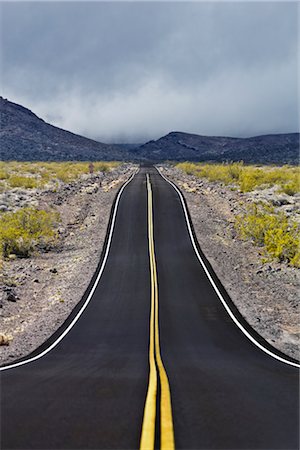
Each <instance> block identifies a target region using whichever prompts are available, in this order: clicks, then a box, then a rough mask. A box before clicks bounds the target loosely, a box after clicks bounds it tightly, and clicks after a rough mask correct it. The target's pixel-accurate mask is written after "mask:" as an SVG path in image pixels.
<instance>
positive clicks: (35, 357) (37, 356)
mask: <svg viewBox="0 0 300 450" xmlns="http://www.w3.org/2000/svg"><path fill="white" fill-rule="evenodd" d="M138 171H139V169H137V170H136V171H135V172H134V173H133V174H132V175H131V177H130V178H129V179H128V180H127V181H126V183H124V184H123V186H122V187H121V189H120V191H119V193H118V196H117V199H116V202H115V207H114V212H113V217H112V221H111V225H110V231H109V236H108V241H107V245H106V249H105V254H104V258H103V261H102V264H101V268H100V271H99V273H98V275H97V278H96V280H95V283H94V285H93V287H92V289H91V291H90V293H89V295H88V297H87V299H86V301H85V302H84V304H83V305H82V307H81V309H80V310H79V311H78V313H77V315H76V316H75V317H74V319H73V320H72V322H71V323H70V325H69V326H68V327H67V328H66V329H65V331H64V332H63V333H62V334H61V335H60V336H59V337H58V338H57V340H56V341H54V342H53V343H52V344H51V345H50V346H49V347H47V348H46V350H44V351H43V352H41V353H39V354H38V355H36V356H33V357H32V358H28V359H25V360H24V361H20V362H17V363H14V364H11V365H9V366H5V367H0V372H2V371H4V370H8V369H14V368H16V367H20V366H23V365H24V364H28V363H31V362H33V361H36V360H37V359H40V358H42V357H43V356H45V355H47V353H49V352H50V351H51V350H53V349H54V348H55V347H56V346H57V345H58V344H59V343H60V341H61V340H62V339H63V338H64V337H65V336H66V335H67V334H68V333H69V331H70V330H71V329H72V328H73V326H74V325H75V324H76V322H77V321H78V319H79V318H80V316H81V315H82V313H83V311H84V310H85V309H86V307H87V306H88V304H89V303H90V300H91V298H92V296H93V294H94V292H95V289H96V287H97V285H98V283H99V281H100V278H101V276H102V273H103V271H104V268H105V265H106V261H107V258H108V254H109V250H110V245H111V241H112V235H113V231H114V227H115V221H116V215H117V209H118V205H119V201H120V198H121V195H122V193H123V191H124V189H125V187H126V186H127V185H128V184H129V183H130V182H131V181H132V180H133V178H134V176H135V175H136V174H137V173H138Z"/></svg>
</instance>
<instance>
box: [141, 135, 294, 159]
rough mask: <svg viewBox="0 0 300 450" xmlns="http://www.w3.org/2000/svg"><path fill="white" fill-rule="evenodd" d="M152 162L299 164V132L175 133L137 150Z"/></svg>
mask: <svg viewBox="0 0 300 450" xmlns="http://www.w3.org/2000/svg"><path fill="white" fill-rule="evenodd" d="M135 151H136V152H138V154H139V157H142V158H148V159H151V160H152V161H165V160H173V161H185V160H189V161H217V162H222V161H241V160H243V161H244V162H246V163H261V164H298V160H299V133H290V134H270V135H266V136H257V137H251V138H231V137H209V136H200V135H197V134H189V133H181V132H172V133H169V134H167V135H166V136H164V137H162V138H160V139H158V140H157V141H150V142H147V143H146V144H144V145H142V146H141V147H139V149H138V150H137V149H136V150H135Z"/></svg>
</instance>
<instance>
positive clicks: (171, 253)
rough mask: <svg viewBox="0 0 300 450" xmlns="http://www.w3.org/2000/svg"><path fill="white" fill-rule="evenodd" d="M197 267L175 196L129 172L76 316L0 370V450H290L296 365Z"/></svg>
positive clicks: (159, 181)
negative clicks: (38, 346) (22, 358)
mask: <svg viewBox="0 0 300 450" xmlns="http://www.w3.org/2000/svg"><path fill="white" fill-rule="evenodd" d="M196 250H197V249H196ZM198 251H199V252H200V250H199V249H198ZM203 258H204V257H203ZM203 261H204V263H205V267H204V266H202V265H201V262H200V261H199V258H198V256H197V255H196V252H195V248H194V247H193V237H192V236H191V234H190V232H189V229H188V223H187V217H186V214H185V211H184V206H183V204H182V201H181V199H180V197H179V195H178V193H177V192H176V190H175V189H174V187H173V186H171V185H170V184H169V183H168V182H167V181H165V180H164V179H163V178H162V177H161V176H160V175H159V173H158V172H157V171H156V169H154V168H142V169H141V170H140V171H139V172H138V174H137V175H135V177H134V178H133V179H132V180H131V181H130V182H129V183H128V184H127V185H126V186H125V187H124V188H123V189H122V191H121V192H120V194H119V195H118V197H117V199H116V203H115V205H114V207H113V211H112V217H111V223H110V226H109V230H108V236H107V251H106V253H105V252H104V253H103V256H102V261H101V262H100V264H99V267H98V272H97V273H96V274H95V276H94V278H93V280H92V282H91V285H90V287H89V290H88V292H87V293H86V294H85V296H84V298H83V300H82V302H81V303H80V305H78V308H76V310H75V311H74V312H73V314H72V315H71V316H70V318H69V320H68V321H67V322H66V324H65V325H64V326H63V327H62V328H61V329H60V330H59V331H58V332H57V333H56V334H55V335H54V336H53V338H52V339H51V340H50V341H49V342H47V343H46V344H45V345H44V346H43V347H42V348H41V349H39V350H38V351H37V352H35V353H34V354H33V355H31V359H32V361H29V362H26V360H25V361H23V362H21V363H20V364H19V365H17V366H16V367H6V368H3V370H2V371H1V448H2V449H7V450H8V449H19V450H21V449H22V450H28V449H41V450H42V449H43V450H46V449H49V450H50V449H56V450H60V449H66V450H67V449H68V450H71V449H82V450H83V449H97V450H102V449H136V448H138V447H139V446H140V447H141V449H143V450H144V449H153V447H154V446H155V447H156V448H158V447H160V448H163V449H165V450H167V449H168V450H171V449H172V448H174V446H175V447H176V448H182V449H202V450H204V449H207V450H208V449H227V450H229V449H236V450H238V449H249V450H250V449H253V450H254V449H261V450H262V449H264V450H267V449H270V450H271V449H272V450H273V449H282V450H292V449H293V450H294V449H295V450H296V449H298V444H299V441H298V437H299V436H298V435H299V425H298V406H299V390H298V381H299V378H298V369H297V368H296V367H295V366H293V365H291V364H288V363H289V361H288V360H287V361H286V362H283V361H281V360H280V359H281V358H283V359H285V357H284V355H280V354H278V353H276V351H274V349H272V348H270V347H268V345H267V344H265V343H264V342H263V340H261V338H260V337H259V336H257V335H256V334H255V333H254V332H253V331H252V330H251V329H250V328H249V327H248V326H247V324H246V323H244V322H243V319H242V318H241V317H240V316H239V314H238V312H237V311H235V310H234V307H233V305H232V304H231V303H230V299H229V298H228V296H227V294H226V292H224V290H223V288H222V286H220V284H219V282H218V280H217V279H216V277H215V275H214V274H213V273H212V272H211V269H210V268H209V266H208V265H207V262H206V261H205V260H203ZM208 275H209V276H208ZM209 278H211V280H210V279H209ZM214 283H215V286H213V284H214ZM216 289H217V291H218V289H219V294H218V292H217V291H216ZM220 293H221V298H222V300H224V301H225V302H227V303H228V305H229V306H227V308H230V311H233V315H234V317H235V318H236V319H235V321H234V320H232V318H231V317H230V315H229V313H228V311H226V307H224V305H223V303H222V300H221V299H220ZM227 303H226V304H227ZM238 324H241V327H239V325H238ZM241 328H242V329H241ZM243 329H244V331H243ZM247 333H250V335H251V336H252V338H253V340H254V341H255V342H256V343H257V345H256V344H255V342H251V340H250V339H249V337H247V335H246V334H247ZM251 336H250V337H251ZM62 337H63V338H62ZM49 346H51V350H50V351H48V349H49ZM259 346H262V347H264V346H265V347H266V351H267V352H269V353H273V352H274V357H273V356H270V355H269V354H267V353H266V352H265V351H263V350H262V349H260V348H259ZM42 352H43V356H41V357H39V356H40V355H41V353H42ZM276 357H277V359H276ZM27 359H28V358H27Z"/></svg>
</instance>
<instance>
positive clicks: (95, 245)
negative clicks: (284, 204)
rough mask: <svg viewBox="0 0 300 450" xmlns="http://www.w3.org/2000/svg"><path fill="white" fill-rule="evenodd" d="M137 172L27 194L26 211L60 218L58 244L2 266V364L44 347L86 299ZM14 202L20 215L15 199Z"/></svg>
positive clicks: (123, 170)
mask: <svg viewBox="0 0 300 450" xmlns="http://www.w3.org/2000/svg"><path fill="white" fill-rule="evenodd" d="M135 169H136V166H134V165H132V164H127V165H122V166H120V167H119V168H116V169H114V170H112V171H111V172H108V173H103V174H102V173H99V174H94V175H86V176H84V177H82V178H81V179H80V180H78V181H76V182H73V183H70V184H63V185H61V186H60V187H59V189H58V190H57V192H53V191H40V192H35V193H33V194H31V197H30V195H29V194H28V192H27V194H26V196H27V197H26V199H25V200H26V205H35V206H37V207H39V208H43V209H48V208H49V207H53V208H55V209H56V210H57V211H58V212H59V213H60V216H61V223H60V226H59V230H58V231H59V243H58V246H57V248H56V249H53V250H51V251H49V252H47V253H37V254H36V255H34V256H33V257H31V258H29V259H14V260H11V261H6V262H4V264H3V267H2V269H1V275H0V290H1V296H0V334H2V335H3V336H4V337H5V339H8V342H6V341H4V342H2V344H3V343H8V345H1V346H0V364H4V363H7V362H12V361H14V360H15V359H16V358H20V357H22V356H25V355H27V354H29V353H30V352H31V351H33V350H34V349H36V348H37V347H38V346H39V345H41V344H42V343H43V342H44V341H45V340H46V339H47V338H48V337H49V336H51V335H52V334H53V332H54V331H55V330H56V329H57V328H59V326H60V325H61V324H62V323H63V322H64V321H65V319H66V318H67V317H68V315H69V314H70V312H71V310H72V309H73V308H74V306H75V305H76V304H77V303H78V301H79V300H80V299H81V298H82V295H83V294H84V292H85V290H86V288H87V286H88V284H89V282H90V280H91V278H92V276H93V274H94V271H95V269H96V267H97V264H98V261H99V258H100V254H101V251H102V246H103V242H104V239H105V235H106V230H107V225H108V220H109V215H110V211H111V206H112V203H113V200H114V197H115V195H116V193H117V191H118V189H119V188H120V186H121V185H122V184H123V183H124V182H125V181H126V180H127V179H128V178H129V177H130V175H131V174H132V173H133V172H134V171H135ZM24 195H25V194H24ZM24 195H23V197H24ZM16 199H17V200H16ZM23 200H24V199H23ZM11 202H12V203H13V204H12V205H11V207H12V208H13V209H16V207H17V206H16V205H17V203H18V202H19V200H18V196H17V195H16V193H15V194H14V195H13V196H12V198H11ZM16 202H17V203H16ZM1 339H3V338H1Z"/></svg>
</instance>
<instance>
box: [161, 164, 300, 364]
mask: <svg viewBox="0 0 300 450" xmlns="http://www.w3.org/2000/svg"><path fill="white" fill-rule="evenodd" d="M160 169H161V171H162V173H163V174H164V175H165V176H167V177H168V178H169V179H170V180H172V181H174V182H175V183H176V184H177V185H178V186H179V187H180V189H181V190H182V192H183V194H184V196H185V198H186V201H187V204H188V207H189V210H190V214H191V217H192V221H193V225H194V228H195V232H196V235H197V239H198V242H199V244H200V246H201V248H202V250H203V252H204V254H205V255H206V257H207V259H208V260H209V262H210V263H211V265H212V267H213V268H214V270H215V272H216V274H217V275H218V277H219V279H220V280H221V282H222V284H223V285H224V287H225V288H226V290H227V292H228V293H229V295H230V296H231V298H232V300H233V302H234V303H235V305H236V306H237V307H238V309H239V311H240V312H241V314H242V315H243V316H244V317H245V319H246V320H247V321H248V323H250V324H251V325H252V327H253V328H254V329H255V330H256V331H257V332H258V333H259V334H260V335H262V336H263V337H264V338H265V339H266V340H267V341H268V342H269V343H271V344H272V345H273V346H274V347H276V348H278V349H279V350H281V351H282V352H284V353H285V354H287V355H290V356H292V357H294V358H296V359H298V360H299V343H300V315H299V312H300V311H299V281H300V278H299V272H300V271H299V269H296V268H293V267H289V266H288V265H286V264H284V263H277V262H272V263H265V264H263V263H262V258H261V256H260V254H259V250H260V249H259V248H257V247H255V246H254V245H253V244H252V243H251V242H245V241H242V240H240V239H239V238H238V237H237V235H236V232H235V229H234V221H235V216H236V215H237V214H239V213H241V212H242V211H243V205H245V203H246V202H250V201H253V198H254V195H253V193H252V194H251V193H249V194H242V193H239V192H237V191H232V190H231V189H230V188H229V187H226V186H222V185H221V184H220V183H216V182H209V181H205V180H200V179H199V178H196V177H193V176H190V175H186V174H184V173H183V172H182V171H180V170H178V169H176V168H174V167H172V166H167V165H163V166H161V167H160ZM268 195H269V193H268ZM295 214H297V212H296V211H295Z"/></svg>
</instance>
